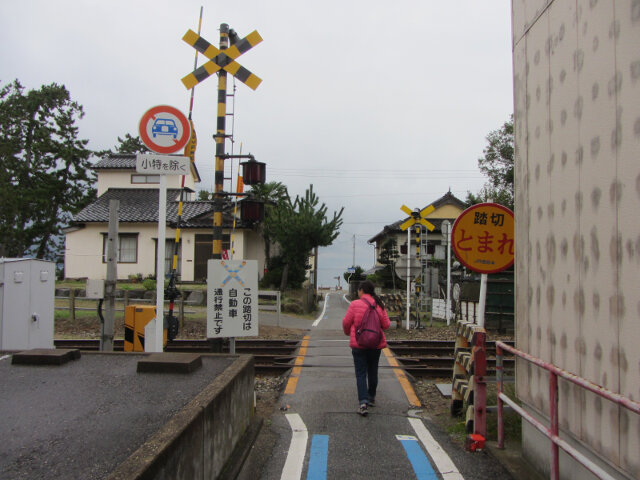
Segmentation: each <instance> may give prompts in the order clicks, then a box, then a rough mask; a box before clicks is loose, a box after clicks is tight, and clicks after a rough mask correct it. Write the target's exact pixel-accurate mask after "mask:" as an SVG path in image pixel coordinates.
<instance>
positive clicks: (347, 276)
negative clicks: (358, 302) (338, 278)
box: [342, 265, 367, 282]
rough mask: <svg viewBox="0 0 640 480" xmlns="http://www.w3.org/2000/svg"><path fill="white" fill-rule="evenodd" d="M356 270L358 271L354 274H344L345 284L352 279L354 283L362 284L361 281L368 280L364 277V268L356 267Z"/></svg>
mask: <svg viewBox="0 0 640 480" xmlns="http://www.w3.org/2000/svg"><path fill="white" fill-rule="evenodd" d="M354 268H355V269H356V271H355V272H354V273H349V272H344V273H343V274H342V278H344V280H345V282H349V279H351V281H352V282H361V281H363V280H366V279H367V278H366V277H365V276H364V275H363V274H364V270H363V269H362V267H361V266H360V265H356V266H355V267H354Z"/></svg>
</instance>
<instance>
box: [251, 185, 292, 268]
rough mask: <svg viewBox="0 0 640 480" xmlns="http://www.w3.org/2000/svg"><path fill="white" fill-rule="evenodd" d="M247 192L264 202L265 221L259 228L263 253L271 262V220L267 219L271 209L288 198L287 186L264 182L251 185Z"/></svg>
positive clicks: (268, 263)
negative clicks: (262, 241)
mask: <svg viewBox="0 0 640 480" xmlns="http://www.w3.org/2000/svg"><path fill="white" fill-rule="evenodd" d="M249 194H250V195H251V196H252V197H253V198H254V199H256V200H259V201H261V202H264V205H265V208H264V216H265V221H264V222H262V224H261V226H260V229H261V231H262V238H263V239H264V253H265V259H266V263H267V265H270V262H271V244H272V243H273V240H272V239H273V235H274V234H273V232H272V225H273V223H272V222H269V221H268V220H267V219H268V218H269V217H270V216H272V215H273V209H275V208H278V207H281V206H284V205H285V204H286V202H288V201H289V200H290V199H289V192H288V191H287V187H286V186H285V185H284V184H282V183H281V182H266V183H261V184H257V185H252V186H251V190H249Z"/></svg>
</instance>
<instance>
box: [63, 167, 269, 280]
mask: <svg viewBox="0 0 640 480" xmlns="http://www.w3.org/2000/svg"><path fill="white" fill-rule="evenodd" d="M94 168H95V170H96V171H97V173H98V181H97V190H98V192H97V193H98V198H97V199H96V201H95V202H93V203H92V204H90V205H88V206H87V207H86V208H84V209H83V210H82V211H80V212H79V213H78V214H76V215H75V216H74V217H73V220H72V222H71V223H70V225H69V227H67V228H66V229H65V234H66V246H65V277H67V278H97V279H100V278H105V277H106V263H105V262H104V254H105V251H104V249H105V244H106V242H105V240H106V236H107V232H108V222H109V202H110V201H111V200H118V201H119V202H120V208H119V213H118V220H119V227H118V237H119V242H118V243H119V249H120V251H119V257H118V278H119V279H126V278H128V277H129V276H130V275H137V274H142V275H143V276H147V275H155V271H156V263H157V262H156V254H157V248H156V247H157V237H158V199H159V188H158V184H159V178H158V176H156V175H146V174H138V173H136V170H135V155H116V156H110V157H106V158H103V159H102V160H100V161H99V162H97V163H96V164H95V166H94ZM199 181H200V177H199V174H198V171H197V169H196V168H195V165H194V166H193V168H192V171H191V175H188V176H187V177H186V178H185V190H184V192H185V193H184V195H185V198H184V199H183V200H184V203H183V209H182V218H181V234H180V237H181V242H180V243H181V245H180V254H179V257H178V259H179V261H178V272H179V274H180V278H181V280H182V281H202V280H204V279H205V278H206V272H207V260H208V259H209V258H211V251H212V225H213V202H207V201H194V200H193V199H192V197H193V193H194V189H195V183H196V182H199ZM167 187H168V188H167V223H166V226H167V230H166V247H167V248H166V250H165V251H166V253H165V271H166V272H168V271H169V267H170V265H171V258H172V255H173V252H174V249H175V240H174V239H175V232H176V230H175V229H176V227H177V220H178V202H179V199H180V191H181V189H180V177H179V176H169V177H168V178H167ZM232 230H233V207H232V204H231V203H230V202H229V203H228V204H227V205H226V206H225V208H224V212H223V249H225V250H230V248H231V236H232ZM233 240H234V241H233V247H234V248H233V250H234V252H235V253H234V258H235V259H257V260H258V263H259V271H263V268H264V243H263V241H262V237H261V236H260V234H259V233H258V232H257V231H256V230H255V228H253V225H251V224H243V223H242V222H240V220H239V219H236V225H235V230H233Z"/></svg>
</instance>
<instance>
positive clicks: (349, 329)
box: [342, 293, 391, 349]
mask: <svg viewBox="0 0 640 480" xmlns="http://www.w3.org/2000/svg"><path fill="white" fill-rule="evenodd" d="M362 298H364V299H366V300H367V301H368V302H369V303H371V304H374V305H375V302H376V301H375V300H374V299H373V297H372V296H371V295H368V294H366V293H365V294H364V295H362ZM367 308H369V307H368V306H367V304H366V303H364V302H363V301H361V300H359V299H358V300H354V301H353V302H351V305H349V308H348V309H347V313H346V315H345V316H344V318H343V319H342V330H344V334H345V335H349V346H350V347H351V348H362V347H361V346H360V345H358V342H356V329H357V328H358V326H360V323H361V322H362V317H363V315H364V312H366V310H367ZM376 310H377V311H378V315H379V316H380V326H381V327H382V330H386V329H387V328H389V326H390V325H391V322H390V321H389V315H387V312H386V311H385V310H384V309H383V308H381V307H380V306H379V305H376ZM386 346H387V339H386V338H385V336H384V332H383V333H382V340H380V344H379V345H378V349H381V348H384V347H386Z"/></svg>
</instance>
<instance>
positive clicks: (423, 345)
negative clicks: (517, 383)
mask: <svg viewBox="0 0 640 480" xmlns="http://www.w3.org/2000/svg"><path fill="white" fill-rule="evenodd" d="M505 343H507V344H510V345H512V344H513V342H505ZM387 344H388V346H389V348H390V349H391V351H393V353H394V355H395V356H396V358H397V359H398V362H400V364H401V365H402V366H403V367H404V369H405V371H406V372H408V373H410V374H411V375H413V376H415V377H427V378H451V376H452V375H453V365H454V363H455V358H454V352H455V342H454V341H449V340H389V341H387ZM495 355H496V345H495V342H487V375H488V376H495V366H496V358H495ZM503 365H504V369H505V370H506V371H507V372H508V371H512V370H513V369H514V368H515V360H514V359H513V357H510V356H505V357H504V360H503Z"/></svg>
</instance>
